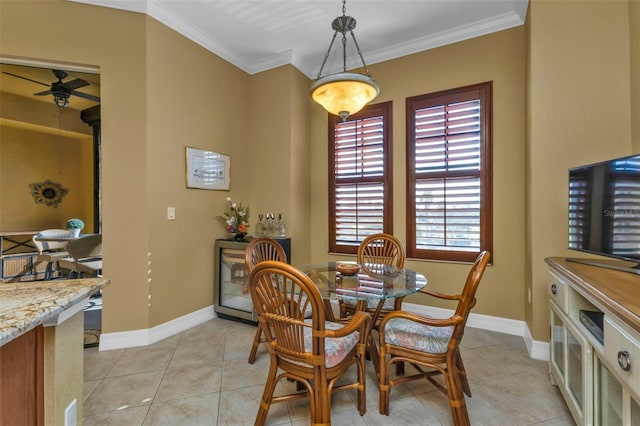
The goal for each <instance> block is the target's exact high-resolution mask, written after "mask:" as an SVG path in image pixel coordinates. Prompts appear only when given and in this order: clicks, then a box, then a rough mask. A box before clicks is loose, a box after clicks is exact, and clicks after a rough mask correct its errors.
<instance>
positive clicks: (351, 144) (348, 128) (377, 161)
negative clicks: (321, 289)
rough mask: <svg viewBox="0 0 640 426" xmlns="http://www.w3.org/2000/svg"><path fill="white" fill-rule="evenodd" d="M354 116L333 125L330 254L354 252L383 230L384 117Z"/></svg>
mask: <svg viewBox="0 0 640 426" xmlns="http://www.w3.org/2000/svg"><path fill="white" fill-rule="evenodd" d="M373 110H374V111H372V112H375V108H373ZM358 116H360V115H356V116H353V117H355V118H353V119H349V121H344V122H342V121H339V122H338V121H336V122H335V123H334V126H333V131H334V134H333V151H332V153H333V180H332V182H331V183H330V187H331V188H332V190H333V191H332V197H331V198H332V200H331V201H332V203H333V206H332V207H333V209H332V212H333V215H332V216H333V230H334V231H333V237H334V238H335V240H334V241H333V247H334V248H333V249H332V251H337V252H341V251H343V250H341V249H340V247H341V246H343V247H345V246H346V247H352V248H354V249H355V248H357V247H358V246H359V245H360V242H361V241H362V240H363V239H364V238H365V237H366V236H368V235H371V234H375V233H381V232H385V230H386V228H385V211H386V208H387V202H388V200H387V198H386V197H387V191H388V188H387V185H388V183H387V179H388V178H389V177H388V176H387V174H388V171H387V170H388V168H387V161H388V160H387V158H386V157H387V147H386V146H385V145H386V138H387V134H388V129H386V128H385V115H384V114H382V113H374V114H373V115H371V114H366V111H365V114H364V116H362V118H357V117H358ZM350 118H352V117H350ZM349 251H350V250H346V252H349Z"/></svg>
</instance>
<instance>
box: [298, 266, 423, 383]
mask: <svg viewBox="0 0 640 426" xmlns="http://www.w3.org/2000/svg"><path fill="white" fill-rule="evenodd" d="M344 265H346V266H344ZM355 265H357V264H356V263H355V262H339V261H338V262H333V261H332V262H324V263H314V264H307V265H301V266H299V267H298V268H299V269H300V270H301V271H303V272H304V273H305V274H307V276H309V278H311V280H312V281H313V282H314V284H315V285H316V286H317V287H318V290H320V294H321V296H322V299H323V301H324V305H325V311H326V317H327V320H329V321H335V320H336V318H335V315H334V313H333V307H332V302H333V301H340V300H342V301H348V300H350V301H352V302H353V303H355V304H356V309H357V310H360V311H364V310H365V308H366V307H367V306H369V307H371V306H372V305H373V306H375V307H376V308H375V311H374V312H373V313H372V315H371V317H372V318H371V320H372V321H371V323H372V324H375V323H376V321H377V319H378V317H379V315H380V312H381V311H382V308H383V306H384V302H385V300H389V299H395V298H397V297H403V296H408V295H410V294H413V293H416V292H418V291H420V289H422V288H423V287H425V286H426V285H427V278H426V277H425V276H424V275H422V274H420V273H419V272H416V271H413V270H411V269H407V268H397V267H394V266H390V265H386V264H365V265H357V266H356V267H355V268H354V269H358V270H357V272H355V273H351V271H349V273H345V272H340V270H347V269H351V268H350V266H355ZM368 342H369V343H368V345H367V346H368V348H367V349H368V352H369V356H370V358H371V361H372V362H373V366H374V368H375V370H376V373H377V374H379V365H378V348H377V346H376V344H375V342H374V340H373V337H372V336H371V334H369V339H368Z"/></svg>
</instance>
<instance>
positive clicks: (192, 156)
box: [186, 146, 230, 190]
mask: <svg viewBox="0 0 640 426" xmlns="http://www.w3.org/2000/svg"><path fill="white" fill-rule="evenodd" d="M186 148H187V151H186V158H187V188H198V189H213V190H228V189H229V178H230V175H229V160H230V158H229V156H228V155H223V154H219V153H217V152H213V151H207V150H204V149H197V148H192V147H190V146H188V147H186Z"/></svg>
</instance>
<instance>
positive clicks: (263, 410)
mask: <svg viewBox="0 0 640 426" xmlns="http://www.w3.org/2000/svg"><path fill="white" fill-rule="evenodd" d="M277 372H278V367H277V365H276V361H275V359H273V355H272V359H271V362H270V364H269V373H268V374H267V381H266V383H265V385H264V392H263V393H262V400H261V401H260V408H259V409H258V414H257V415H256V421H255V425H256V426H263V425H264V423H265V420H266V419H267V414H268V413H269V407H270V406H271V399H272V398H273V392H274V391H275V389H276V384H277V382H276V373H277Z"/></svg>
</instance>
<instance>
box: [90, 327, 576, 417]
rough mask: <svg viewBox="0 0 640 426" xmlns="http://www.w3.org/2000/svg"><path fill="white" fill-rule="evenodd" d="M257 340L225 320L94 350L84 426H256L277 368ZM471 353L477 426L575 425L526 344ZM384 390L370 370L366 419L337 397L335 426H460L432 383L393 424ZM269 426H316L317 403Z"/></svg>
mask: <svg viewBox="0 0 640 426" xmlns="http://www.w3.org/2000/svg"><path fill="white" fill-rule="evenodd" d="M254 333H255V327H254V326H251V325H247V324H243V323H240V322H235V321H229V320H224V319H220V318H216V319H214V320H211V321H208V322H206V323H204V324H201V325H199V326H197V327H195V328H192V329H190V330H187V331H184V332H182V333H180V334H178V335H175V336H172V337H170V338H168V339H165V340H163V341H161V342H158V343H155V344H153V345H150V346H147V347H142V348H132V349H121V350H112V351H103V352H99V351H98V350H97V348H89V349H85V356H84V379H85V382H84V425H85V426H93V425H118V426H128V425H131V426H137V425H170V426H187V425H194V426H195V425H203V426H204V425H233V426H239V425H253V423H254V420H255V415H256V413H257V410H258V401H259V400H260V396H261V395H262V390H263V386H264V380H265V377H266V373H267V369H268V364H269V357H268V355H267V353H266V349H265V348H264V345H262V347H261V348H260V350H259V351H258V357H257V359H256V362H255V364H253V365H250V364H248V363H247V356H248V353H249V348H250V346H251V341H252V339H253V335H254ZM462 343H463V345H462V347H463V351H462V356H463V359H464V362H465V366H466V369H467V372H468V374H469V377H470V384H471V390H472V393H473V397H472V398H467V407H468V410H469V417H470V419H471V424H472V425H491V426H508V425H546V426H551V425H553V426H560V425H573V424H574V422H573V420H572V418H571V415H570V413H569V410H568V409H567V407H566V405H565V404H564V402H563V400H562V398H561V396H560V392H559V391H558V389H557V388H556V387H554V386H551V385H550V384H549V379H548V373H547V372H548V364H547V363H546V362H543V361H535V360H531V359H529V357H528V356H527V353H526V349H525V346H524V343H523V341H522V338H520V337H516V336H510V335H505V334H500V333H494V332H488V331H483V330H479V329H473V328H468V329H467V332H466V334H465V337H464V339H463V342H462ZM354 368H355V367H354ZM407 368H409V367H407ZM349 373H351V372H349ZM349 373H348V374H349ZM377 383H378V382H377V379H376V377H375V373H374V370H373V367H371V366H369V372H368V377H367V412H366V414H365V415H364V416H362V417H361V416H360V415H359V414H358V410H357V408H356V403H355V391H353V393H349V392H352V391H348V392H340V393H336V394H334V397H333V400H332V422H333V424H334V425H352V426H360V425H397V426H401V425H411V426H414V425H450V424H451V416H450V413H449V408H448V404H447V399H446V398H445V397H444V395H443V394H441V393H440V392H439V391H437V390H435V388H434V387H433V386H431V385H430V384H429V383H427V382H426V381H424V382H423V381H415V382H410V383H408V384H406V385H399V386H396V387H395V388H393V389H392V391H391V405H390V415H389V416H388V417H387V416H382V415H380V414H379V412H378V390H377V387H376V384H377ZM282 386H292V385H291V384H290V383H286V381H285V383H284V384H283V385H282ZM267 424H268V425H290V426H299V425H307V424H309V413H308V403H307V402H306V400H297V401H293V402H288V403H280V404H275V405H272V406H271V410H270V412H269V416H268V418H267Z"/></svg>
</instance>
